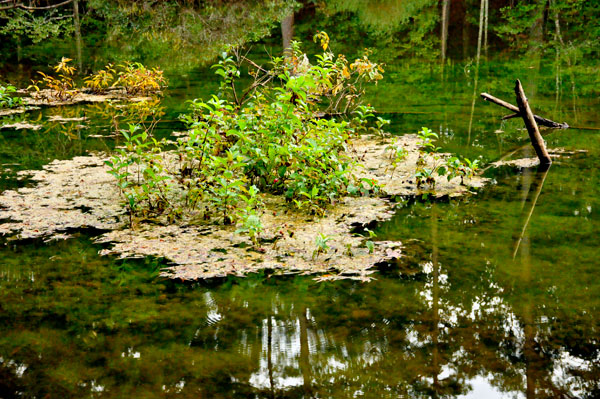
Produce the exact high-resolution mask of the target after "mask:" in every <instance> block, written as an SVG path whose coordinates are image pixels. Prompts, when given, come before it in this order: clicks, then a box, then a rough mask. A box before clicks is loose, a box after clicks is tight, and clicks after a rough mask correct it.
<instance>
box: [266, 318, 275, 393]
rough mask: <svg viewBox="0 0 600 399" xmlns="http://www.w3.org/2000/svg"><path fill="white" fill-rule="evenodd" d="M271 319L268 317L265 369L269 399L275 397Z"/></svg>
mask: <svg viewBox="0 0 600 399" xmlns="http://www.w3.org/2000/svg"><path fill="white" fill-rule="evenodd" d="M272 323H273V317H271V316H269V321H268V324H267V368H268V369H269V386H270V387H271V397H272V398H274V397H275V386H274V385H275V384H274V382H273V324H272Z"/></svg>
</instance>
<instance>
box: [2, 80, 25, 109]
mask: <svg viewBox="0 0 600 399" xmlns="http://www.w3.org/2000/svg"><path fill="white" fill-rule="evenodd" d="M16 92H17V88H16V87H15V86H11V85H6V86H3V85H0V108H17V107H20V106H22V105H23V99H22V98H21V97H13V94H14V93H16Z"/></svg>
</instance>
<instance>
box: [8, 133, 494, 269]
mask: <svg viewBox="0 0 600 399" xmlns="http://www.w3.org/2000/svg"><path fill="white" fill-rule="evenodd" d="M398 139H399V140H401V141H402V145H403V146H405V148H407V149H408V150H409V156H408V158H407V160H406V162H404V163H401V164H400V165H398V167H397V168H396V170H394V171H391V170H390V169H389V165H390V160H389V159H388V157H387V154H386V152H385V149H386V147H387V146H389V141H388V140H391V139H385V140H381V139H374V138H361V139H359V140H356V141H355V142H354V143H353V144H352V146H351V148H352V150H351V153H352V155H353V156H356V157H358V158H359V159H360V161H361V163H362V164H363V166H362V167H361V168H359V169H357V170H356V171H355V173H356V174H357V175H358V176H359V177H367V178H373V179H376V180H378V181H379V182H380V183H382V184H384V189H385V191H386V193H387V194H389V195H399V194H400V195H403V194H419V193H420V190H418V189H417V188H416V185H415V184H414V183H412V182H410V181H409V180H411V176H412V175H414V168H415V167H416V161H415V159H416V156H417V155H416V154H412V152H414V151H415V150H416V145H417V144H416V143H417V138H416V137H415V136H414V135H411V136H403V137H400V138H398ZM104 159H105V158H103V157H102V156H87V157H76V158H73V159H72V160H68V161H54V162H52V163H51V164H49V165H47V166H45V167H44V169H43V170H38V171H27V172H19V173H20V174H29V175H31V179H32V180H33V181H35V182H37V185H36V186H35V187H26V188H20V189H18V190H16V191H12V190H11V191H5V192H3V193H1V194H0V219H4V220H9V221H8V222H5V223H2V224H0V234H2V235H7V236H9V237H12V238H16V239H19V238H21V239H25V238H38V237H41V238H45V239H53V238H56V239H62V238H66V236H65V232H68V230H70V229H77V228H85V227H93V228H97V229H101V230H105V231H106V233H104V234H102V235H101V236H99V237H98V238H97V240H96V241H97V242H99V243H108V244H109V245H110V247H109V248H108V249H105V250H102V251H100V254H102V255H116V256H119V257H123V258H126V257H144V256H155V257H161V258H164V259H166V260H167V261H168V262H170V263H171V264H172V265H171V266H169V267H168V268H167V269H165V270H164V271H163V276H166V277H170V278H176V279H182V280H196V279H202V278H212V277H223V276H227V275H235V276H244V275H246V274H248V273H254V272H258V271H260V270H263V269H270V270H275V271H277V272H279V273H283V274H286V273H303V274H318V275H319V277H318V279H319V280H320V281H326V280H337V279H355V280H360V281H368V280H369V279H371V278H372V276H371V274H372V273H373V272H374V268H373V267H374V266H375V265H376V264H378V263H380V262H385V261H389V260H391V259H394V258H399V257H401V256H403V255H402V244H401V243H400V242H375V245H374V248H373V252H372V253H370V252H369V250H368V249H367V247H366V245H365V241H366V240H367V238H365V237H364V236H360V235H357V234H355V233H354V230H355V229H356V228H357V227H361V226H364V225H367V224H368V223H370V222H373V221H384V220H387V219H389V218H391V217H392V216H393V214H394V207H393V204H392V203H390V202H389V200H388V199H386V198H382V197H374V198H371V197H348V198H342V199H340V201H339V202H338V204H336V205H335V206H332V207H330V208H329V209H328V210H327V213H326V215H325V217H323V218H319V217H315V216H310V215H307V214H306V213H303V212H299V211H296V210H292V209H290V207H289V206H288V205H287V204H286V203H285V201H284V200H283V199H282V198H280V197H276V196H272V195H267V194H263V195H262V199H263V202H264V204H265V207H264V210H263V214H262V217H261V221H262V223H263V226H264V231H263V233H262V234H261V243H260V244H261V247H260V248H254V247H253V246H252V244H251V242H250V240H249V239H248V238H247V237H246V236H243V235H239V234H236V233H235V227H234V226H222V225H218V224H216V223H215V221H214V220H213V221H212V222H211V221H209V222H206V221H204V220H203V218H193V217H189V218H188V219H186V220H184V221H182V222H181V223H180V224H167V223H166V221H165V220H158V222H156V221H155V222H153V223H149V222H139V223H138V224H137V225H136V226H135V229H134V230H131V229H130V228H128V227H127V223H126V217H125V215H124V209H123V207H122V205H121V202H122V199H121V196H120V193H119V191H118V189H117V188H116V184H115V181H114V178H113V177H112V176H110V175H109V174H108V173H107V167H106V166H105V165H104ZM442 180H445V179H442ZM455 180H456V181H455ZM455 180H453V181H451V182H447V181H445V182H444V181H441V180H440V181H439V182H438V183H437V184H436V191H437V190H438V189H441V190H443V191H442V192H443V193H444V194H448V195H460V194H464V193H466V192H468V188H467V187H468V186H467V187H465V186H462V185H460V184H459V183H460V182H459V181H458V180H457V179H455ZM484 182H485V179H481V178H476V179H474V180H472V181H469V182H467V183H468V184H469V185H470V186H479V185H482V184H484ZM320 234H324V235H326V236H327V237H329V238H330V239H329V241H328V243H327V244H328V246H329V249H328V250H327V251H326V252H325V253H317V252H316V251H315V250H316V248H317V247H316V243H315V239H316V237H317V236H318V235H320ZM407 238H410V237H407Z"/></svg>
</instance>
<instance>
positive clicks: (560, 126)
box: [481, 93, 569, 129]
mask: <svg viewBox="0 0 600 399" xmlns="http://www.w3.org/2000/svg"><path fill="white" fill-rule="evenodd" d="M481 98H483V99H484V100H486V101H490V102H493V103H494V104H497V105H499V106H501V107H504V108H506V109H508V110H511V111H512V112H514V114H511V115H506V116H504V117H502V119H503V120H506V119H511V118H516V117H518V116H521V111H519V108H518V107H517V106H515V105H512V104H511V103H508V102H506V101H504V100H501V99H499V98H497V97H494V96H492V95H491V94H488V93H481ZM533 117H534V119H535V121H536V122H537V123H538V124H539V125H542V126H546V127H551V128H554V129H568V128H569V125H568V124H567V123H558V122H554V121H552V120H550V119H546V118H543V117H541V116H539V115H533Z"/></svg>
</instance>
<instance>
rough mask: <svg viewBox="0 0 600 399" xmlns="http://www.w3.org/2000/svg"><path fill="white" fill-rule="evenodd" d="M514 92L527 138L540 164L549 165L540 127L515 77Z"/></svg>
mask: <svg viewBox="0 0 600 399" xmlns="http://www.w3.org/2000/svg"><path fill="white" fill-rule="evenodd" d="M515 94H516V95H517V105H518V106H519V113H520V114H521V116H522V117H523V121H524V122H525V126H526V127H527V132H528V133H529V138H530V139H531V144H532V145H533V149H534V150H535V153H536V154H537V156H538V158H539V160H540V164H541V165H550V164H551V163H552V159H551V158H550V155H549V154H548V150H546V144H545V143H544V139H543V138H542V135H541V134H540V129H539V128H538V125H537V123H536V121H535V116H534V115H533V112H531V108H530V107H529V102H528V101H527V97H525V91H523V86H522V85H521V81H519V79H517V82H516V84H515Z"/></svg>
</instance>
